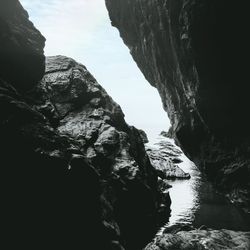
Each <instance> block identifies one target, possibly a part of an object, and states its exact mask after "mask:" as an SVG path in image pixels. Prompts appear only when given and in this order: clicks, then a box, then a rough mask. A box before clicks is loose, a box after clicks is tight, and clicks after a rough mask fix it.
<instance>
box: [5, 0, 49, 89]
mask: <svg viewBox="0 0 250 250" xmlns="http://www.w3.org/2000/svg"><path fill="white" fill-rule="evenodd" d="M44 45H45V38H44V37H43V36H42V35H41V33H40V32H39V31H38V30H37V29H36V28H35V27H34V25H33V24H32V23H31V22H30V21H29V20H28V13H27V12H26V11H25V10H24V9H23V7H22V6H21V4H20V3H19V1H18V0H1V2H0V78H2V79H4V80H6V81H8V82H10V83H11V84H12V85H13V86H14V87H15V88H16V89H18V90H20V91H24V90H28V89H31V88H32V87H33V86H35V85H36V82H37V81H38V80H40V79H41V78H42V77H43V74H44V67H45V57H44V55H43V48H44Z"/></svg>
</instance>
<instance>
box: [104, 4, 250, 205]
mask: <svg viewBox="0 0 250 250" xmlns="http://www.w3.org/2000/svg"><path fill="white" fill-rule="evenodd" d="M106 5H107V8H108V10H109V14H110V18H111V20H112V24H113V25H114V26H116V27H117V28H118V29H119V31H120V34H121V37H122V38H123V40H124V42H125V44H126V45H127V46H128V47H129V48H130V51H131V54H132V56H133V58H134V60H135V61H136V63H137V64H138V66H139V68H140V69H141V70H142V72H143V73H144V75H145V77H146V78H147V80H148V81H149V82H150V83H151V84H152V85H153V86H155V87H156V88H157V89H158V91H159V93H160V96H161V98H162V101H163V105H164V107H165V109H166V111H167V112H168V115H169V117H170V120H171V123H172V129H171V131H170V133H169V134H171V135H173V136H174V137H175V139H176V141H177V142H178V143H179V144H180V145H181V147H182V148H183V150H184V151H185V152H186V153H187V154H188V155H189V156H190V157H191V159H192V160H194V161H195V162H196V163H197V165H198V166H200V168H202V169H203V170H204V172H206V173H207V176H208V178H209V179H211V180H212V181H214V182H215V183H216V184H217V185H218V187H219V188H222V189H224V191H225V192H227V193H228V196H229V197H230V199H231V200H232V201H234V202H236V203H238V204H239V205H241V206H242V207H244V208H246V209H248V208H249V207H250V198H249V197H250V195H249V190H250V183H249V176H250V169H249V164H248V162H249V155H250V154H249V153H250V151H249V141H250V134H249V129H248V128H249V125H250V119H248V115H247V114H248V107H249V98H248V93H249V86H248V84H247V79H248V77H247V70H246V65H247V63H246V61H247V60H246V58H247V57H246V54H247V51H248V46H247V37H246V36H245V31H246V30H247V23H248V22H247V20H246V19H247V14H246V9H247V8H246V6H245V3H244V4H235V2H233V1H226V0H222V1H215V0H214V1H211V0H202V1H198V0H187V1H184V0H170V1H163V0H162V1H156V0H149V1H148V0H133V1H132V0H126V1H123V0H106ZM232 17H233V18H232ZM128 20H129V21H128ZM232 31H234V32H233V34H232Z"/></svg>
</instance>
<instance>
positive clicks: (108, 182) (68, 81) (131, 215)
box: [0, 56, 170, 249]
mask: <svg viewBox="0 0 250 250" xmlns="http://www.w3.org/2000/svg"><path fill="white" fill-rule="evenodd" d="M46 61H47V63H46V64H47V66H46V72H45V75H44V77H43V79H42V80H41V81H40V82H39V83H37V85H36V87H35V88H33V89H32V91H29V92H26V93H25V94H20V93H18V91H17V90H16V89H15V88H14V87H13V86H12V85H11V84H9V83H6V82H4V81H2V80H1V81H0V103H1V108H0V117H1V120H0V134H1V142H0V147H1V152H2V154H3V157H2V160H3V162H6V164H5V168H4V171H3V176H4V177H5V181H6V185H7V183H8V185H10V187H11V188H9V192H8V193H6V196H7V197H6V199H5V198H4V199H3V200H4V201H6V202H4V203H5V204H6V210H5V211H6V214H8V212H7V211H9V212H11V213H12V219H11V220H8V223H9V226H12V227H13V228H14V227H16V223H17V224H19V225H24V224H25V225H28V229H27V230H22V229H21V228H20V227H19V226H18V230H19V232H22V233H19V236H20V237H21V238H23V239H24V242H26V240H25V239H26V238H25V237H24V236H23V235H24V234H25V235H30V236H31V238H32V240H30V244H33V241H37V242H38V241H39V242H41V241H42V243H41V244H45V245H46V244H47V243H46V242H48V241H51V246H56V245H55V244H57V242H58V245H57V246H67V245H71V244H72V247H73V248H74V246H77V247H79V246H83V244H87V245H88V244H90V245H91V249H100V248H101V247H102V248H104V249H112V247H114V248H117V247H118V246H119V247H120V249H122V246H121V245H123V244H124V246H125V247H126V249H134V248H136V247H143V246H144V245H145V244H146V243H147V241H148V240H149V239H150V237H152V236H153V234H154V233H155V232H156V230H157V226H158V218H159V215H158V214H159V213H161V214H163V215H164V218H167V216H168V213H169V205H170V198H169V194H168V193H163V192H162V191H161V189H160V187H158V185H157V175H156V172H155V170H154V169H153V167H152V165H151V164H150V161H149V158H148V156H147V154H146V151H145V148H144V144H143V142H142V139H141V137H140V132H139V131H138V130H137V129H136V128H134V127H131V126H129V125H127V124H126V122H125V120H124V114H123V113H122V111H121V108H120V106H119V105H117V104H116V103H115V102H114V101H113V100H112V99H111V97H109V96H108V94H107V93H106V91H105V90H104V89H103V88H102V87H101V86H100V85H99V84H98V83H97V82H96V80H95V79H94V78H93V76H92V75H91V74H90V73H89V72H88V71H87V69H86V68H85V67H84V66H83V65H81V64H78V63H77V62H75V61H74V60H72V59H70V58H67V57H63V56H56V57H49V58H47V60H46ZM20 84H21V83H20ZM13 154H14V155H15V157H13V156H12V155H13ZM17 162H18V163H17ZM33 194H35V196H36V199H33V198H32V196H33ZM19 196H20V198H19ZM20 199H22V201H23V209H19V206H18V202H19V200H20ZM33 202H35V204H34V205H32V203H33ZM29 207H32V208H33V212H30V209H29ZM55 211H60V212H58V213H57V214H55V213H56V212H55ZM21 214H23V216H21ZM37 214H41V216H40V218H39V219H37ZM32 218H35V220H34V219H32ZM60 218H61V221H60ZM24 220H25V221H26V222H24ZM50 221H51V222H50ZM34 223H35V224H34ZM141 227H142V228H141ZM31 228H32V230H30V229H31ZM69 228H70V232H68V229H69ZM79 228H82V229H81V230H80V231H79ZM139 230H140V231H142V232H143V234H142V235H141V237H138V236H137V235H136V232H137V231H139ZM42 231H45V232H46V233H45V234H43V233H42ZM53 232H54V233H53ZM83 235H84V237H83ZM41 237H43V239H41ZM60 237H62V240H59V238H60ZM96 237H98V241H96V240H94V239H95V238H96ZM83 239H84V241H82V240H83ZM26 243H27V242H26Z"/></svg>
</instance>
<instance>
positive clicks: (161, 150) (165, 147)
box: [145, 136, 190, 180]
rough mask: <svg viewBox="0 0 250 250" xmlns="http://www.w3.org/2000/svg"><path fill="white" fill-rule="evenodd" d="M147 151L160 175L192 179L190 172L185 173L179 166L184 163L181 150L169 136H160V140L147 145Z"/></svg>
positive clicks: (168, 177)
mask: <svg viewBox="0 0 250 250" xmlns="http://www.w3.org/2000/svg"><path fill="white" fill-rule="evenodd" d="M145 147H146V151H147V154H148V156H149V158H150V161H151V164H152V166H153V167H154V168H155V169H156V171H157V173H158V176H159V177H160V178H162V179H163V180H164V179H170V180H171V179H172V180H173V179H190V174H189V173H185V172H184V171H183V170H182V169H181V168H180V167H179V166H178V164H179V163H182V159H181V157H182V156H183V152H181V151H180V150H179V149H178V148H177V147H176V146H175V145H174V144H173V143H172V142H171V141H170V140H169V139H168V138H165V137H164V136H161V137H159V141H158V142H156V143H154V144H153V145H152V144H149V145H146V146H145Z"/></svg>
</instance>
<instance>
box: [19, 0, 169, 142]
mask: <svg viewBox="0 0 250 250" xmlns="http://www.w3.org/2000/svg"><path fill="white" fill-rule="evenodd" d="M20 2H21V3H22V5H23V7H24V8H25V9H26V10H27V11H28V13H29V16H30V19H31V21H32V22H33V23H34V25H35V26H36V27H37V28H38V29H39V30H40V31H41V33H42V34H43V35H44V36H45V38H46V40H47V41H46V46H45V55H46V56H51V55H65V56H69V57H72V58H73V59H75V60H76V61H78V62H80V63H82V64H84V65H85V66H86V67H87V68H88V70H89V71H90V72H91V73H92V75H94V77H95V78H96V79H97V81H98V83H99V84H100V85H102V86H103V87H104V88H105V89H106V91H107V92H108V94H109V95H110V96H111V97H112V98H113V99H114V100H115V101H116V102H117V103H118V104H119V105H120V106H121V108H122V110H123V112H124V114H125V119H126V121H127V122H128V123H129V124H130V125H134V126H136V127H137V128H140V129H143V130H144V131H146V133H147V134H148V137H149V139H153V138H154V137H156V136H157V135H158V134H159V133H160V132H161V131H162V130H168V128H169V126H170V123H169V119H168V117H167V114H166V112H165V111H164V110H163V107H162V103H161V100H160V96H159V94H158V92H157V90H156V89H155V88H153V87H152V86H151V85H150V84H149V83H148V82H147V81H146V80H145V78H144V76H143V75H142V73H141V71H140V70H139V69H138V67H137V65H136V63H135V62H134V61H133V59H132V56H131V55H130V53H129V50H128V48H127V47H126V46H125V45H124V43H123V41H122V39H121V38H120V36H119V32H118V30H117V29H116V28H114V27H112V26H111V22H110V19H109V16H108V12H107V10H106V7H105V1H104V0H20Z"/></svg>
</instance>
